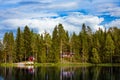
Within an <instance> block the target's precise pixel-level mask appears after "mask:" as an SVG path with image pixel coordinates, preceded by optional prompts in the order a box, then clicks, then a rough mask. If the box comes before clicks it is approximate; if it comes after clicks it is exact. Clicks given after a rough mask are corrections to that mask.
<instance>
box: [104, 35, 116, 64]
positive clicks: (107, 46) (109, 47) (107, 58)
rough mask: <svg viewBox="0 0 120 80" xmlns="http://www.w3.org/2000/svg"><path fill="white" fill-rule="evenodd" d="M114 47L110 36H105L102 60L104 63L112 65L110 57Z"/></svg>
mask: <svg viewBox="0 0 120 80" xmlns="http://www.w3.org/2000/svg"><path fill="white" fill-rule="evenodd" d="M114 49H115V45H114V42H113V40H112V38H111V36H110V34H108V35H107V38H106V43H105V53H104V58H105V61H106V62H111V63H112V56H113V54H114Z"/></svg>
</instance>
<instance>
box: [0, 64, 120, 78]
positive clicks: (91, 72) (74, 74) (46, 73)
mask: <svg viewBox="0 0 120 80" xmlns="http://www.w3.org/2000/svg"><path fill="white" fill-rule="evenodd" d="M119 79H120V67H96V66H90V67H77V66H76V67H69V66H68V67H36V68H35V67H33V66H28V67H24V68H16V67H0V80H119Z"/></svg>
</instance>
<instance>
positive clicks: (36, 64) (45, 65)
mask: <svg viewBox="0 0 120 80" xmlns="http://www.w3.org/2000/svg"><path fill="white" fill-rule="evenodd" d="M0 66H2V67H23V66H35V67H47V66H48V67H49V66H51V67H52V66H56V67H57V66H58V67H62V66H63V67H64V66H71V67H74V66H75V67H87V66H88V67H89V66H98V67H102V66H106V67H107V66H120V63H112V64H111V63H100V64H92V63H77V62H73V63H31V64H26V63H0Z"/></svg>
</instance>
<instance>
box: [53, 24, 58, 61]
mask: <svg viewBox="0 0 120 80" xmlns="http://www.w3.org/2000/svg"><path fill="white" fill-rule="evenodd" d="M58 41H59V38H58V28H57V26H56V27H55V28H54V30H53V33H52V53H51V54H52V55H53V56H51V59H52V60H51V62H59V61H60V47H59V42H58Z"/></svg>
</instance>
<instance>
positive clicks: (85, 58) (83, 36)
mask: <svg viewBox="0 0 120 80" xmlns="http://www.w3.org/2000/svg"><path fill="white" fill-rule="evenodd" d="M80 35H81V40H82V41H81V42H82V51H81V52H82V54H81V57H82V62H87V61H88V57H89V56H88V41H87V29H86V25H85V24H83V25H82V31H81V34H80Z"/></svg>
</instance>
